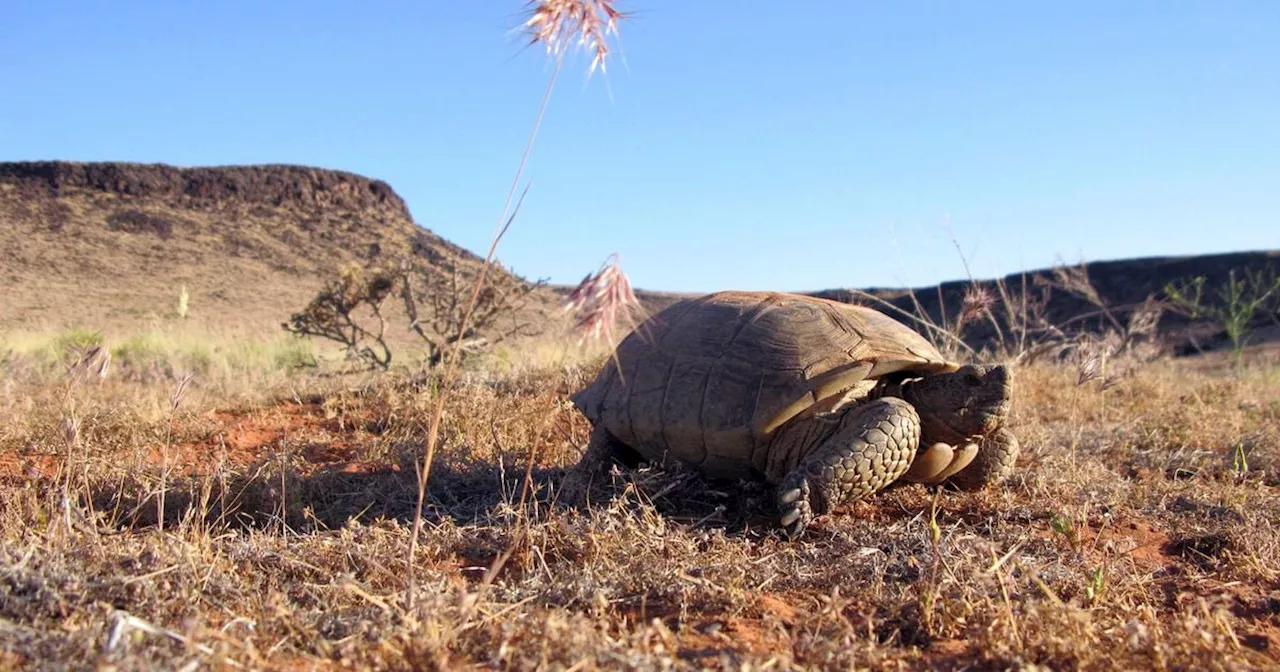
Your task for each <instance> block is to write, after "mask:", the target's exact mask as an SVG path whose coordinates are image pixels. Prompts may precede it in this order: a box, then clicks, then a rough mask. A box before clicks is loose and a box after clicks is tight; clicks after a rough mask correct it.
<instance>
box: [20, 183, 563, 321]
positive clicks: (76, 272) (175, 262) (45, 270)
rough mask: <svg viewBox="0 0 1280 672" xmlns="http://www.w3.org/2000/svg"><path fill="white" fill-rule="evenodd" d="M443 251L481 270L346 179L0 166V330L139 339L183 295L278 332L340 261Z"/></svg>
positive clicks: (212, 314)
mask: <svg viewBox="0 0 1280 672" xmlns="http://www.w3.org/2000/svg"><path fill="white" fill-rule="evenodd" d="M443 254H447V255H451V257H452V258H455V259H458V260H460V262H461V263H462V264H470V265H475V264H479V263H480V262H481V261H482V259H481V258H480V257H477V256H476V255H475V254H473V253H471V252H470V251H468V250H465V249H462V248H460V247H458V246H456V245H453V244H452V243H450V242H448V241H446V240H444V239H443V238H441V237H439V236H437V235H435V234H434V233H432V232H431V231H429V230H427V229H424V228H422V227H420V226H417V225H416V224H415V223H414V222H413V219H412V217H411V216H410V214H409V211H408V208H406V207H405V204H404V201H403V200H401V198H400V197H399V196H398V195H397V194H396V193H395V191H394V190H393V189H392V188H391V186H390V185H388V184H387V183H386V182H383V181H380V180H374V179H370V178H367V177H362V176H360V175H355V174H352V173H347V172H342V171H336V170H323V169H318V168H310V167H305V166H290V165H260V166H228V167H197V168H178V167H174V166H168V165H161V164H133V163H71V162H56V161H51V162H22V163H0V296H3V300H2V301H0V329H56V328H66V327H70V326H83V327H89V328H95V329H97V328H106V329H116V328H119V329H129V328H130V327H133V328H137V327H138V326H145V325H146V324H148V323H149V322H151V321H153V320H159V319H167V318H171V317H172V316H173V314H174V313H175V310H176V306H177V301H178V294H179V291H180V288H181V287H183V286H185V287H186V289H187V291H188V293H189V296H190V299H189V306H190V309H189V319H190V320H191V321H192V322H194V323H197V324H203V325H208V326H210V327H214V328H217V329H220V330H224V331H231V332H244V333H261V332H263V331H279V330H280V326H279V325H280V323H281V322H283V321H284V320H286V319H287V318H288V316H289V315H290V314H291V313H292V312H295V311H297V310H300V309H301V308H302V307H303V306H305V305H306V303H307V301H308V300H310V299H311V298H312V297H313V296H314V295H315V293H316V292H317V291H318V290H319V288H320V287H321V286H322V284H323V282H324V280H325V279H327V278H330V277H333V273H334V272H335V270H336V269H337V268H338V267H339V266H340V265H342V264H343V263H347V262H357V263H364V262H369V261H377V260H379V259H393V258H398V257H400V256H402V255H412V256H414V257H419V258H423V259H433V258H438V257H439V255H443ZM541 300H542V301H549V300H553V295H552V294H551V293H550V292H549V291H547V292H544V293H543V295H542V296H541Z"/></svg>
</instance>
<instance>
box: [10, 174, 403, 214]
mask: <svg viewBox="0 0 1280 672" xmlns="http://www.w3.org/2000/svg"><path fill="white" fill-rule="evenodd" d="M0 183H10V184H14V185H16V186H17V187H18V189H19V191H20V193H21V194H22V195H24V196H37V195H39V194H43V195H47V196H51V197H58V196H60V195H62V194H64V193H66V191H67V190H68V189H84V190H90V191H101V192H109V193H115V194H120V195H123V196H132V197H136V198H151V199H158V200H165V201H174V200H179V199H182V200H189V201H193V202H197V203H198V202H200V201H212V202H220V201H236V202H239V203H259V204H265V205H271V206H277V207H290V206H292V207H296V208H301V209H313V208H338V209H345V210H378V211H382V212H389V213H393V214H396V215H399V216H402V217H404V218H406V219H409V218H410V215H409V209H408V207H406V206H405V203H404V201H403V200H402V199H401V198H400V196H399V195H398V194H396V192H395V190H393V189H392V188H391V185H389V184H387V183H386V182H383V181H382V180H375V179H370V178H367V177H362V176H360V175H356V174H354V173H348V172H343V171H338V170H327V169H319V168H310V167H307V166H294V165H283V164H276V165H253V166H217V167H194V168H179V167H176V166H169V165H164V164H142V163H115V162H103V163H72V162H64V161H27V162H14V163H0ZM193 204H194V203H193Z"/></svg>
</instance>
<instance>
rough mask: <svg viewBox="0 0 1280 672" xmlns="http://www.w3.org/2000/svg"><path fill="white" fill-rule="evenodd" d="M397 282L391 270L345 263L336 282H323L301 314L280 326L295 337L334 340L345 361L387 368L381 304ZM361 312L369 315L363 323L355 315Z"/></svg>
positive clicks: (388, 354)
mask: <svg viewBox="0 0 1280 672" xmlns="http://www.w3.org/2000/svg"><path fill="white" fill-rule="evenodd" d="M398 280H399V275H398V272H397V271H394V270H392V271H388V270H381V269H376V268H363V267H359V266H356V265H352V264H348V265H346V266H343V267H342V268H341V269H339V271H338V278H337V279H334V280H330V281H329V282H327V283H325V286H324V288H323V289H321V290H320V293H319V294H317V295H316V296H315V298H313V299H312V300H311V302H310V303H308V304H307V306H306V308H304V309H303V310H302V312H298V313H294V314H293V315H291V316H290V317H289V321H288V322H286V323H284V324H283V325H282V326H283V327H284V329H285V330H286V331H289V332H291V333H293V334H297V335H299V336H318V337H320V338H325V339H328V340H331V341H336V342H338V343H340V344H342V345H344V346H346V349H347V356H348V358H350V359H356V360H360V361H363V362H365V363H367V364H369V365H370V366H372V367H376V368H379V369H382V370H386V369H387V368H388V367H389V366H390V365H391V348H390V346H388V345H387V340H386V326H387V325H386V320H385V319H384V318H383V316H382V304H383V302H384V301H386V299H387V297H389V296H390V295H391V293H392V292H393V291H394V290H395V287H396V285H397V284H398V283H397V281H398ZM361 310H364V311H367V312H368V313H369V317H368V318H366V319H367V324H366V323H362V322H364V321H363V320H361V319H360V317H359V315H358V312H359V311H361Z"/></svg>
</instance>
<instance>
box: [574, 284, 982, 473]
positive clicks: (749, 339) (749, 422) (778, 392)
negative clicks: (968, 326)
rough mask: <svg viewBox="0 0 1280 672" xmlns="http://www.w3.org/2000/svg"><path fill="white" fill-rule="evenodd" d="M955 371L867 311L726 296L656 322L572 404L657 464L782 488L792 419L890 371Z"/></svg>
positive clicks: (918, 340)
mask: <svg viewBox="0 0 1280 672" xmlns="http://www.w3.org/2000/svg"><path fill="white" fill-rule="evenodd" d="M958 368H959V365H958V364H957V363H955V362H952V361H948V360H947V359H946V358H945V357H943V355H942V354H941V353H940V352H938V350H937V348H935V347H934V346H933V344H931V343H929V341H927V340H925V338H924V337H923V336H921V335H920V334H919V333H917V332H915V331H913V330H912V329H910V328H908V327H907V326H906V325H904V324H902V323H901V322H899V321H897V320H895V319H893V318H891V317H889V316H888V315H885V314H884V313H881V312H879V311H877V310H874V309H871V308H868V307H865V306H859V305H854V304H848V303H841V302H838V301H832V300H829V299H823V298H818V297H812V296H806V295H801V294H790V293H779V292H743V291H724V292H716V293H712V294H707V295H704V296H699V297H697V298H692V299H687V300H684V301H680V302H677V303H675V304H672V305H671V306H668V307H667V308H665V309H663V310H661V311H659V312H658V313H656V314H654V315H653V316H652V317H650V318H649V319H648V320H646V321H645V322H644V323H642V324H641V325H639V326H638V327H636V328H635V329H634V330H632V332H631V333H630V334H628V335H627V337H626V338H624V339H623V340H622V342H621V343H619V344H618V347H617V349H616V351H615V353H614V356H613V357H611V358H610V360H609V361H608V362H607V363H606V364H605V366H604V368H603V369H602V370H601V371H600V373H599V375H598V376H597V377H596V378H595V380H594V381H593V382H592V383H590V384H589V385H587V386H586V387H585V388H583V389H582V390H581V391H579V392H577V393H576V394H574V395H573V396H572V397H571V399H572V400H573V403H574V404H575V405H576V406H577V407H578V408H579V409H580V410H581V411H582V412H583V414H584V415H586V417H587V418H588V419H589V420H590V421H591V422H592V423H593V424H595V425H601V424H603V425H604V427H605V428H606V429H607V430H608V431H609V433H611V434H612V435H613V436H614V437H616V438H617V439H618V440H619V441H621V442H623V443H625V444H627V445H628V446H630V447H631V448H633V449H635V450H636V451H637V452H639V453H641V454H642V455H644V456H645V457H646V458H648V459H650V460H661V459H662V458H663V454H664V453H666V454H668V455H669V456H671V457H675V458H678V459H680V460H683V461H686V462H689V463H691V464H694V465H697V466H698V467H699V468H701V469H702V470H703V471H704V472H705V473H708V474H711V475H718V476H724V477H744V476H746V475H748V474H749V473H750V472H756V473H763V474H765V475H766V476H767V477H769V479H770V480H774V476H776V475H774V474H770V473H769V471H770V468H769V467H770V459H769V458H770V455H769V447H770V445H771V439H772V438H773V437H774V435H775V434H776V432H777V431H778V429H779V428H780V427H782V426H783V425H784V424H785V423H786V422H787V421H789V420H792V419H793V418H797V417H803V416H810V415H814V414H818V413H823V412H829V411H831V410H833V409H835V408H837V407H839V406H841V405H842V404H844V403H845V402H846V401H848V400H850V399H856V398H857V397H858V396H859V395H861V394H865V393H866V392H867V391H868V390H870V389H871V387H873V386H874V384H875V381H876V380H877V379H878V378H880V377H881V376H884V375H887V374H891V373H896V372H910V373H918V374H927V373H934V372H949V371H955V370H957V369H958ZM779 477H780V476H779Z"/></svg>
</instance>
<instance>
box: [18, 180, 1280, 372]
mask: <svg viewBox="0 0 1280 672" xmlns="http://www.w3.org/2000/svg"><path fill="white" fill-rule="evenodd" d="M404 256H409V257H412V258H418V259H422V260H426V261H433V260H438V259H440V258H442V257H444V256H447V257H449V258H452V259H456V260H458V261H459V263H460V264H462V265H463V266H464V267H469V268H471V269H472V270H474V267H475V265H477V264H479V263H480V261H481V258H480V257H479V256H477V255H476V254H474V253H472V252H471V251H468V250H465V249H463V248H461V247H459V246H457V245H454V244H453V243H450V242H449V241H447V240H445V239H443V238H441V237H439V236H437V235H435V234H434V233H432V232H431V231H429V230H427V229H425V228H423V227H421V226H419V225H417V224H416V223H415V222H414V221H413V219H412V217H411V216H410V214H409V211H408V208H406V206H405V204H404V201H403V200H401V198H400V197H399V196H398V195H397V194H396V193H395V191H394V189H392V187H391V186H390V185H388V184H387V183H386V182H383V181H380V180H375V179H371V178H368V177H363V176H360V175H356V174H352V173H348V172H342V171H336V170H326V169H319V168H312V167H306V166H291V165H256V166H225V167H194V168H179V167H174V166H168V165H163V164H136V163H109V162H104V163H75V162H61V161H44V162H15V163H0V330H45V329H61V328H66V327H71V326H80V327H87V328H93V329H114V330H120V331H125V332H127V331H133V330H137V329H139V328H145V327H146V326H147V325H149V324H151V323H153V322H156V321H163V320H169V319H173V317H174V313H175V310H176V306H177V300H178V294H179V291H180V288H181V287H184V286H185V287H186V289H187V291H188V292H189V295H190V301H189V304H190V312H189V318H188V319H189V320H190V321H191V322H193V323H195V324H197V325H203V326H208V327H210V328H214V329H217V330H221V331H224V332H232V333H246V334H250V333H263V332H278V331H279V329H280V323H281V322H283V321H284V320H286V319H287V318H288V316H289V315H290V314H291V313H293V312H295V311H298V310H300V309H301V308H302V307H303V306H305V305H306V303H307V301H309V300H310V299H311V298H312V297H313V296H314V295H315V293H316V292H317V291H318V289H319V288H320V287H321V286H322V284H323V282H324V281H325V280H326V279H328V278H330V277H333V274H334V272H335V271H336V269H337V268H338V267H340V266H341V265H342V264H345V263H350V262H355V263H367V262H378V261H380V260H384V261H385V260H391V259H399V258H402V257H404ZM592 263H594V262H591V261H590V260H584V267H589V266H590V265H591V264H592ZM1086 270H1087V274H1088V279H1089V282H1090V284H1091V285H1092V287H1093V288H1094V289H1095V290H1096V292H1097V298H1099V299H1100V300H1101V301H1102V302H1103V303H1105V304H1106V305H1107V306H1109V307H1111V308H1113V309H1115V310H1116V311H1117V312H1116V313H1115V314H1116V316H1117V318H1118V319H1121V320H1123V319H1127V316H1128V312H1127V308H1128V307H1131V306H1133V305H1135V304H1138V303H1140V302H1142V301H1144V300H1145V299H1146V298H1147V297H1148V296H1150V295H1153V294H1155V295H1158V294H1159V293H1160V290H1161V289H1162V288H1163V287H1164V285H1165V284H1166V283H1168V282H1170V281H1175V280H1181V279H1189V278H1191V277H1195V276H1204V277H1205V278H1206V279H1207V283H1206V284H1207V287H1208V289H1209V291H1208V292H1207V296H1206V298H1207V299H1209V300H1213V299H1214V298H1215V295H1214V294H1213V292H1214V291H1215V290H1216V288H1217V287H1218V286H1219V285H1221V283H1222V282H1224V281H1225V279H1226V278H1227V275H1228V273H1229V272H1231V271H1232V270H1234V271H1236V272H1237V273H1243V272H1244V271H1246V270H1254V271H1267V272H1271V273H1275V274H1280V251H1256V252H1240V253H1234V254H1217V255H1202V256H1188V257H1152V258H1142V259H1127V260H1114V261H1102V262H1094V263H1090V264H1089V265H1088V266H1087V269H1086ZM530 279H535V278H530ZM1002 280H1003V282H1004V283H1005V284H1006V285H1007V286H1008V287H1011V288H1015V289H1016V288H1020V287H1021V286H1022V283H1023V282H1024V281H1025V282H1026V286H1027V287H1028V288H1029V290H1031V294H1032V295H1033V296H1034V297H1039V298H1041V299H1043V305H1042V315H1043V316H1044V317H1045V318H1046V319H1047V320H1048V321H1049V322H1052V323H1054V324H1068V323H1075V324H1078V325H1081V326H1084V327H1086V328H1096V327H1097V326H1098V325H1101V324H1103V321H1104V320H1105V318H1103V317H1100V316H1097V315H1095V316H1094V317H1088V316H1089V315H1090V314H1093V313H1096V312H1097V306H1095V305H1093V303H1091V302H1090V301H1089V300H1087V299H1086V298H1084V297H1083V296H1082V295H1080V294H1078V293H1072V292H1070V291H1067V290H1066V289H1064V288H1063V287H1062V286H1061V279H1060V278H1058V277H1057V276H1056V271H1055V269H1039V270H1034V271H1028V272H1026V273H1018V274H1012V275H1009V276H1007V277H1005V278H1003V279H1002ZM992 282H993V281H982V283H981V284H984V285H987V286H993V284H992ZM968 284H969V283H968V282H967V281H955V282H947V283H943V284H941V285H937V286H931V287H917V288H914V289H911V290H908V289H903V288H868V289H867V290H865V291H866V292H868V293H869V294H871V295H874V296H875V297H878V298H879V299H881V300H883V301H887V302H889V303H890V304H892V305H893V306H896V307H898V308H900V309H903V310H907V311H909V312H916V311H917V310H923V311H924V312H925V313H927V314H928V315H929V316H930V318H931V319H933V320H934V321H936V322H941V321H942V320H943V316H944V315H945V316H948V317H950V318H951V319H954V316H955V315H956V314H957V313H958V311H959V310H960V308H961V305H962V303H963V300H964V295H965V291H966V287H967V286H968ZM570 289H571V288H569V287H565V286H552V287H548V288H546V289H545V290H543V291H540V292H538V293H537V295H536V296H535V299H534V301H532V302H531V307H530V310H529V311H528V312H527V315H526V318H527V319H530V320H534V319H538V320H556V321H557V326H562V324H563V323H561V322H559V319H560V318H559V317H553V316H556V315H557V314H558V313H557V311H556V310H555V309H556V302H557V301H558V300H559V299H560V298H562V297H563V296H564V295H565V294H567V293H568V292H569V291H570ZM636 293H637V295H638V297H639V298H640V300H641V302H642V304H643V305H644V307H645V308H646V310H648V311H649V312H653V311H656V310H658V309H660V308H662V307H663V306H665V305H668V304H670V303H672V302H673V301H676V300H679V299H680V298H684V297H687V296H695V295H696V294H690V293H678V292H651V291H645V290H641V289H638V290H637V291H636ZM811 293H812V294H814V295H817V296H825V297H829V298H834V299H838V300H844V301H851V300H858V301H865V298H860V297H859V296H858V295H857V292H854V291H851V290H848V289H825V290H815V291H813V292H811ZM913 295H914V298H912V297H913ZM917 302H918V308H917ZM1272 305H1273V306H1275V305H1280V302H1277V303H1273V304H1272ZM890 312H892V311H890ZM1268 319H1271V320H1273V321H1274V320H1275V319H1277V318H1268V317H1260V318H1259V320H1260V324H1259V326H1265V323H1266V321H1267V320H1268ZM547 324H550V323H549V322H548V323H547ZM1160 329H1161V332H1162V334H1164V335H1165V337H1166V340H1168V341H1170V342H1172V343H1173V345H1174V346H1175V347H1178V348H1185V347H1187V344H1188V343H1190V342H1191V341H1192V339H1193V338H1194V339H1195V342H1197V343H1200V344H1202V345H1204V344H1208V345H1213V344H1214V343H1216V342H1220V341H1221V339H1222V337H1221V333H1220V332H1221V329H1220V328H1218V327H1217V326H1215V325H1211V324H1207V323H1204V322H1200V323H1191V322H1189V321H1188V320H1186V319H1185V318H1182V317H1180V316H1177V315H1172V314H1166V315H1165V316H1164V317H1162V318H1161V322H1160ZM393 331H397V332H398V333H403V332H404V330H403V329H395V330H393ZM1272 331H1273V332H1274V331H1280V329H1277V330H1272ZM993 335H994V333H993V330H992V328H991V327H990V325H989V324H988V323H986V322H982V321H979V322H975V323H973V324H971V325H969V327H968V328H967V329H966V331H965V337H966V340H969V341H971V342H974V343H982V342H985V341H989V340H990V339H991V338H992V336H993Z"/></svg>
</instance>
